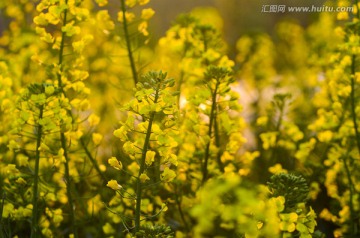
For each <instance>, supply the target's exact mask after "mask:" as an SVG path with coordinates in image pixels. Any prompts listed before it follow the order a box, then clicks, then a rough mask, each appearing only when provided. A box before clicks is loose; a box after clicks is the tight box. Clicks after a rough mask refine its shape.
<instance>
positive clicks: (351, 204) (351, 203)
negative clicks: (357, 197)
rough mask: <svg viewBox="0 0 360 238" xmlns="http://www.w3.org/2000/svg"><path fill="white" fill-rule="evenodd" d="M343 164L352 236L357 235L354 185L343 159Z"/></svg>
mask: <svg viewBox="0 0 360 238" xmlns="http://www.w3.org/2000/svg"><path fill="white" fill-rule="evenodd" d="M343 162H344V168H345V172H346V176H347V179H348V181H349V191H350V194H349V208H350V218H351V219H350V230H351V233H352V235H355V234H356V233H357V228H356V225H355V210H354V201H353V200H354V183H353V181H352V179H351V172H350V169H349V166H348V165H347V163H346V158H344V159H343Z"/></svg>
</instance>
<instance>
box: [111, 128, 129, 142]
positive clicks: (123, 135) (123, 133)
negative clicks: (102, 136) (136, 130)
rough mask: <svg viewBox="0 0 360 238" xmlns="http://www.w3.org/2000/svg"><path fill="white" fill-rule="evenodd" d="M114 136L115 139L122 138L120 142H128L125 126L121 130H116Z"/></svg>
mask: <svg viewBox="0 0 360 238" xmlns="http://www.w3.org/2000/svg"><path fill="white" fill-rule="evenodd" d="M113 134H114V136H115V137H117V138H120V140H122V141H126V140H128V137H127V131H126V128H125V126H122V127H120V128H119V129H117V130H115V131H114V133H113Z"/></svg>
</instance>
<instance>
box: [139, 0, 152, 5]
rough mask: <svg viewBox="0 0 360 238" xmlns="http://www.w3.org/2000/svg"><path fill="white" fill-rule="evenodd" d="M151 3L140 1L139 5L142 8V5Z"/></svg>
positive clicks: (148, 0) (146, 0)
mask: <svg viewBox="0 0 360 238" xmlns="http://www.w3.org/2000/svg"><path fill="white" fill-rule="evenodd" d="M149 2H150V0H139V5H140V6H142V5H145V4H148V3H149Z"/></svg>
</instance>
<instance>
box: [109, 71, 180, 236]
mask: <svg viewBox="0 0 360 238" xmlns="http://www.w3.org/2000/svg"><path fill="white" fill-rule="evenodd" d="M174 83H175V82H174V80H173V79H166V73H162V72H161V71H160V72H149V73H148V74H146V75H145V76H144V78H143V83H138V84H137V92H136V93H135V99H133V100H132V101H130V102H129V103H128V104H127V105H126V106H125V108H124V110H126V111H128V112H129V114H128V118H127V120H126V122H125V123H122V126H121V127H120V128H119V129H117V130H115V131H114V136H116V137H118V138H120V140H122V141H123V142H125V144H124V145H123V150H124V152H126V153H127V154H128V155H129V157H130V158H131V159H133V160H135V161H136V162H133V163H132V165H135V166H136V167H138V169H136V170H132V171H129V172H128V173H129V174H132V177H133V178H135V194H134V195H132V196H130V197H127V199H135V200H136V202H135V212H134V213H135V214H134V219H133V220H134V221H135V227H134V233H135V234H140V233H141V232H144V231H143V229H142V228H141V216H142V215H141V203H142V200H143V193H144V188H145V187H148V186H150V185H152V184H150V181H151V180H153V184H156V183H158V182H170V181H171V180H173V179H174V178H175V176H176V175H175V172H174V171H173V170H171V169H170V166H171V165H175V166H176V165H177V157H176V155H174V154H173V152H172V148H174V147H176V146H177V143H176V141H175V140H174V139H173V138H172V135H173V134H174V133H175V130H174V128H173V127H174V125H175V120H176V112H177V105H175V102H176V100H177V98H176V95H175V94H174V93H173V92H171V91H170V90H168V89H167V88H168V87H172V86H173V85H174ZM159 114H160V115H161V114H162V116H161V117H163V118H162V120H161V121H158V120H157V119H155V118H157V117H156V116H157V115H159ZM135 118H138V119H140V118H142V122H140V123H135ZM128 132H132V133H135V135H137V136H135V137H134V138H133V140H129V138H128ZM156 157H158V158H156ZM108 162H109V164H110V165H111V166H112V167H113V168H115V169H117V170H122V169H123V168H122V164H121V162H120V161H117V159H116V158H111V159H109V161H108ZM160 165H161V166H160ZM153 167H155V169H160V168H161V167H165V168H162V169H160V170H163V171H162V173H159V172H157V171H155V172H156V173H154V174H155V175H156V174H160V181H158V178H157V177H155V178H153V176H151V177H152V178H150V177H149V176H148V173H149V172H148V170H149V169H150V168H153ZM128 169H129V167H128ZM129 170H131V169H129ZM145 185H146V186H145ZM107 186H108V187H110V188H112V189H114V190H116V191H118V190H120V191H122V189H123V188H122V186H121V185H118V184H117V182H116V181H114V180H111V181H109V182H108V184H107ZM163 205H164V204H163ZM162 209H163V208H162ZM162 209H161V210H160V211H159V213H160V212H161V211H162ZM159 213H157V214H155V215H150V216H145V215H144V217H145V219H146V218H153V217H155V216H157V215H158V214H159ZM139 232H140V233H139Z"/></svg>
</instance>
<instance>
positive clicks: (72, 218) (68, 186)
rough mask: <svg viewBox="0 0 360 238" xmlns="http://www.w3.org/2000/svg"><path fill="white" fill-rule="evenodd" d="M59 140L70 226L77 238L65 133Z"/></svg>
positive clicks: (61, 134)
mask: <svg viewBox="0 0 360 238" xmlns="http://www.w3.org/2000/svg"><path fill="white" fill-rule="evenodd" d="M60 139H61V147H62V149H63V150H64V157H65V179H66V192H67V196H68V202H69V212H70V224H71V226H72V230H73V233H74V237H75V238H78V237H79V236H78V233H77V229H76V224H75V211H74V203H73V198H72V191H71V177H70V168H69V155H68V151H67V145H66V138H65V133H63V132H61V133H60Z"/></svg>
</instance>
